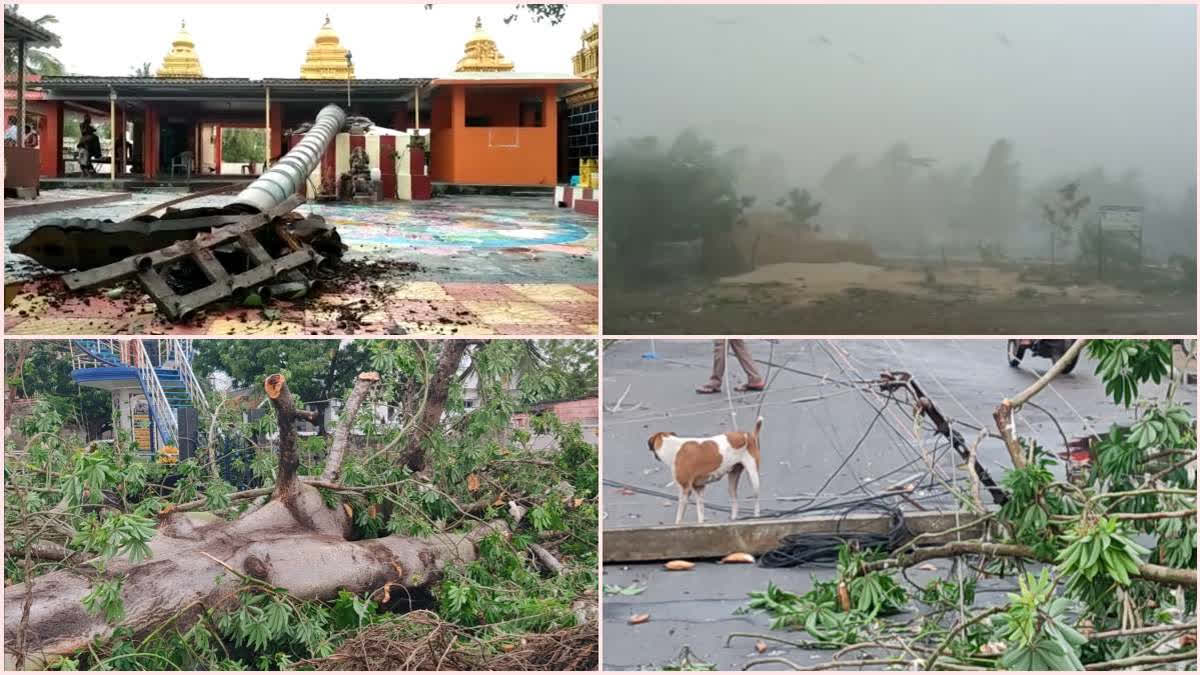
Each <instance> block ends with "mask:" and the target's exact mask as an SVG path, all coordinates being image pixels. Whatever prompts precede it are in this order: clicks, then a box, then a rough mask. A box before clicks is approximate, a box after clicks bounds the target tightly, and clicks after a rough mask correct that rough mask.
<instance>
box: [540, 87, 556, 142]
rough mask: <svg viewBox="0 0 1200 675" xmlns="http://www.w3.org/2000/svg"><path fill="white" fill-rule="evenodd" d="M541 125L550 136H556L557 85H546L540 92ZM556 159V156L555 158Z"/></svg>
mask: <svg viewBox="0 0 1200 675" xmlns="http://www.w3.org/2000/svg"><path fill="white" fill-rule="evenodd" d="M542 125H543V126H545V127H546V129H547V133H548V134H549V135H550V137H551V138H555V139H557V138H558V87H556V86H548V87H546V92H545V93H544V94H542ZM556 159H557V158H556Z"/></svg>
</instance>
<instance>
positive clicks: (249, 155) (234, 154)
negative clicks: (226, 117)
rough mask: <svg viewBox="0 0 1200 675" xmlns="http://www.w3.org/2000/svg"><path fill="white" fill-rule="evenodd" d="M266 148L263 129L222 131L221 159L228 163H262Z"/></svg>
mask: <svg viewBox="0 0 1200 675" xmlns="http://www.w3.org/2000/svg"><path fill="white" fill-rule="evenodd" d="M266 148H267V140H266V134H265V133H264V132H263V130H262V129H236V128H230V129H222V130H221V157H222V158H223V159H224V161H226V162H261V161H262V159H263V153H265V152H266Z"/></svg>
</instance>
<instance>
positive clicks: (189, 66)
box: [155, 21, 204, 77]
mask: <svg viewBox="0 0 1200 675" xmlns="http://www.w3.org/2000/svg"><path fill="white" fill-rule="evenodd" d="M155 74H156V75H157V76H158V77H204V71H203V70H201V68H200V59H199V57H197V56H196V43H195V42H193V41H192V36H191V35H189V34H188V32H187V24H186V23H185V22H182V21H180V22H179V34H178V35H176V36H175V39H174V40H172V41H171V51H169V52H167V55H166V56H164V57H163V64H162V67H161V68H159V69H158V72H157V73H155Z"/></svg>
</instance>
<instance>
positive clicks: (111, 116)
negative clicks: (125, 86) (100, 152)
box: [108, 89, 125, 181]
mask: <svg viewBox="0 0 1200 675" xmlns="http://www.w3.org/2000/svg"><path fill="white" fill-rule="evenodd" d="M108 137H109V138H110V139H111V140H112V150H111V151H110V152H109V153H108V154H109V157H108V160H109V161H108V177H109V179H110V180H113V181H116V180H117V140H118V139H117V91H116V90H115V89H109V90H108ZM120 140H121V144H122V145H124V141H125V134H124V133H122V134H121V138H120ZM122 150H124V148H122Z"/></svg>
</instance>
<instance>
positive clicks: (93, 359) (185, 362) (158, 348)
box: [72, 339, 208, 447]
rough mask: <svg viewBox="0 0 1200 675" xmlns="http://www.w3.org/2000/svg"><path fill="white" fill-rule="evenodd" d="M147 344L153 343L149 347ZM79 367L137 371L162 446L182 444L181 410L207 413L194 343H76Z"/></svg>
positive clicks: (135, 341) (171, 340) (77, 341)
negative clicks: (194, 366) (194, 363)
mask: <svg viewBox="0 0 1200 675" xmlns="http://www.w3.org/2000/svg"><path fill="white" fill-rule="evenodd" d="M147 342H149V343H151V344H150V346H149V347H147ZM72 345H73V346H74V347H75V349H74V350H72V351H73V353H74V356H75V368H76V369H87V368H124V369H131V370H133V371H134V372H133V373H132V374H133V376H134V377H135V378H136V380H137V382H138V385H139V386H140V387H141V389H142V394H144V395H145V397H146V401H147V402H148V403H149V412H150V421H151V423H152V425H153V428H154V430H155V433H156V434H157V435H158V440H159V445H160V447H162V446H168V445H178V442H177V438H178V436H179V419H178V417H177V416H176V411H177V410H179V409H180V408H192V407H195V408H196V409H197V412H198V413H199V414H200V415H204V414H207V412H208V401H207V399H206V397H205V396H204V390H203V389H202V388H201V387H200V381H199V380H198V379H197V378H196V374H195V373H194V372H193V371H192V356H193V355H194V350H193V349H192V341H191V340H176V339H164V340H115V339H99V340H72Z"/></svg>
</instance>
